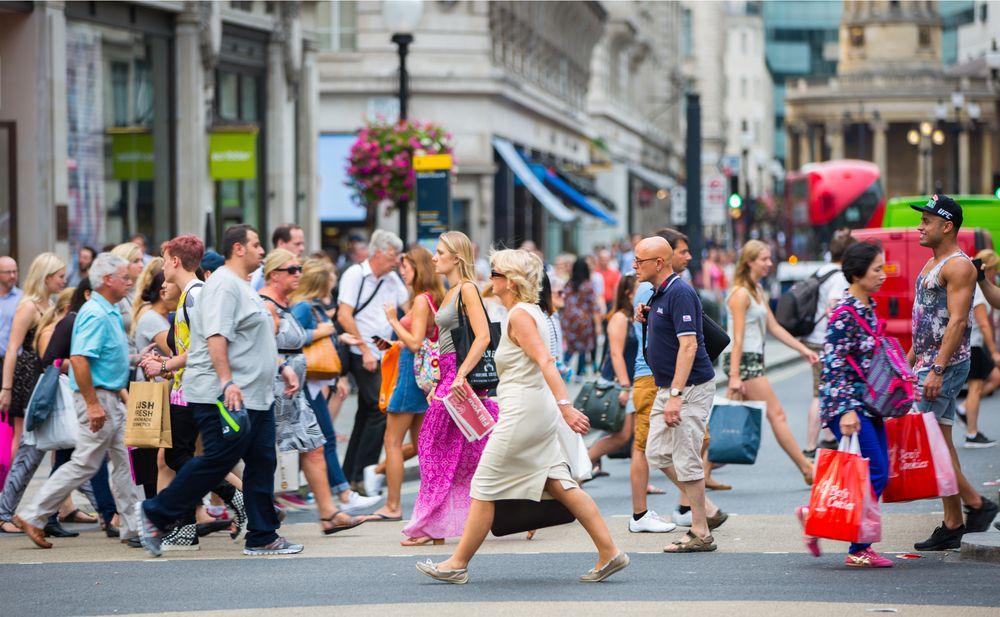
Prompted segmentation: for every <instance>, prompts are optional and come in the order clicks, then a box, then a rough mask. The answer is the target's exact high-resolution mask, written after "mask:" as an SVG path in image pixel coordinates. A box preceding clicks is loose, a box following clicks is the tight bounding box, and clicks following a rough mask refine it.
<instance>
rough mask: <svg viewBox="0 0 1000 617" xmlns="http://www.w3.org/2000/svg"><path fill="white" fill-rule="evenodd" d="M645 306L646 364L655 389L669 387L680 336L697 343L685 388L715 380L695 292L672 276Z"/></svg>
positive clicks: (675, 362)
mask: <svg viewBox="0 0 1000 617" xmlns="http://www.w3.org/2000/svg"><path fill="white" fill-rule="evenodd" d="M649 305H650V310H649V315H647V317H646V324H647V326H646V361H647V362H648V363H649V367H650V368H651V369H652V371H653V380H654V381H655V382H656V386H657V387H658V388H669V387H670V386H671V384H672V382H673V380H674V371H675V370H676V367H677V353H678V351H680V337H682V336H694V337H696V338H697V341H698V351H697V352H696V353H695V357H694V363H693V365H692V366H691V373H690V374H689V375H688V380H687V383H686V384H685V386H693V385H698V384H703V383H705V382H707V381H711V380H713V379H715V369H714V368H712V361H711V360H709V359H708V351H706V350H705V338H704V336H703V335H702V317H701V298H699V297H698V292H696V291H695V290H694V288H693V287H691V285H689V284H688V283H686V282H685V281H684V280H683V279H681V277H679V276H678V275H676V274H674V275H672V276H670V278H668V279H667V280H666V281H664V282H663V285H661V286H660V288H659V289H657V290H656V293H655V294H653V297H652V298H651V299H650V302H649Z"/></svg>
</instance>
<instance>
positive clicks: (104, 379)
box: [14, 253, 142, 548]
mask: <svg viewBox="0 0 1000 617" xmlns="http://www.w3.org/2000/svg"><path fill="white" fill-rule="evenodd" d="M128 266H129V264H128V262H126V261H125V260H124V259H122V258H121V257H118V256H116V255H113V254H111V253H101V254H100V255H98V256H97V258H96V259H95V260H94V263H93V265H91V267H90V272H89V273H88V276H89V277H90V284H91V285H92V286H93V288H94V293H93V294H91V296H90V300H88V301H87V303H86V304H84V305H83V307H82V308H81V309H80V312H79V313H78V314H77V317H76V322H75V323H74V325H73V342H72V345H71V347H70V386H71V388H72V390H73V403H74V406H75V408H76V413H77V416H78V417H79V419H80V421H81V424H80V433H79V435H78V436H77V443H76V449H75V450H74V451H73V458H72V459H70V461H69V462H68V463H66V464H65V465H63V466H62V467H60V468H59V469H58V470H56V472H55V473H54V474H52V475H51V476H50V477H49V479H48V480H47V481H46V482H45V485H44V486H42V489H41V491H39V493H38V495H36V496H35V499H34V500H33V501H32V503H31V504H30V505H28V506H27V507H26V508H25V509H24V510H22V511H21V513H20V514H19V515H18V516H16V517H15V518H14V522H15V523H16V524H17V525H18V526H19V527H21V529H22V530H24V532H25V533H26V534H27V535H28V537H29V538H30V539H31V541H32V542H34V543H35V544H36V545H38V546H39V547H40V548H52V543H51V542H49V541H48V540H46V539H45V535H44V531H43V529H44V525H45V520H46V519H47V518H48V517H49V515H50V514H52V513H53V512H55V511H56V510H57V509H58V508H59V504H60V503H62V502H63V500H64V499H66V497H67V496H69V494H70V493H72V492H73V491H74V490H75V489H76V488H77V487H79V486H80V485H81V484H83V483H84V482H85V481H86V480H88V479H89V478H90V477H92V476H93V475H94V473H95V472H96V471H97V468H98V467H99V466H100V465H101V462H102V461H103V460H104V457H105V455H108V456H110V457H111V465H112V473H111V491H112V493H113V494H114V497H115V503H116V505H117V507H118V512H119V514H120V515H121V520H122V524H121V537H122V541H123V542H125V543H127V544H129V546H131V547H133V548H139V547H141V544H140V543H139V540H138V533H139V521H138V515H137V512H136V504H138V503H139V502H140V501H141V500H142V494H141V493H140V491H139V488H138V487H137V486H135V484H134V483H133V482H132V476H131V472H130V471H129V458H128V450H127V449H126V448H125V400H126V396H127V391H126V388H127V387H128V381H129V357H128V349H129V346H128V338H127V337H126V335H125V326H124V322H123V320H122V315H121V313H120V312H119V311H118V309H117V308H116V306H115V305H116V304H118V302H119V301H121V299H122V298H124V297H125V295H126V294H127V293H128V289H129V287H130V286H131V285H132V280H131V277H130V276H129V274H128Z"/></svg>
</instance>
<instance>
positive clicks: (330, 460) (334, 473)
mask: <svg viewBox="0 0 1000 617" xmlns="http://www.w3.org/2000/svg"><path fill="white" fill-rule="evenodd" d="M331 387H332V386H331ZM306 399H308V400H309V406H310V407H312V410H313V413H314V414H316V422H318V423H319V429H320V430H321V431H323V437H325V438H326V443H325V444H323V458H325V459H326V475H327V477H328V478H329V482H330V488H332V489H333V492H334V494H336V493H340V492H341V491H346V490H347V489H349V488H351V483H350V482H348V481H347V477H346V476H345V475H344V470H343V469H341V467H340V457H338V456H337V433H336V432H334V430H333V420H331V419H330V408H329V407H327V405H326V398H325V397H324V396H323V392H318V393H317V394H316V398H312V397H311V396H309V392H308V390H307V391H306Z"/></svg>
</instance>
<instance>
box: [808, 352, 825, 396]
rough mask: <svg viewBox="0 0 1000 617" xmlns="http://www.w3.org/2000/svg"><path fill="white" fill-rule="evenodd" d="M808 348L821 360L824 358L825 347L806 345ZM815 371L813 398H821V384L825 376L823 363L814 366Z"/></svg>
mask: <svg viewBox="0 0 1000 617" xmlns="http://www.w3.org/2000/svg"><path fill="white" fill-rule="evenodd" d="M805 345H806V347H808V348H809V349H811V350H813V351H815V352H816V354H817V355H819V357H820V359H821V360H822V358H823V346H822V345H813V344H812V343H806V344H805ZM812 371H813V398H819V382H820V379H821V378H822V375H823V362H822V361H820V362H817V363H816V364H813V365H812Z"/></svg>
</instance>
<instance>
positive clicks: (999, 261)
mask: <svg viewBox="0 0 1000 617" xmlns="http://www.w3.org/2000/svg"><path fill="white" fill-rule="evenodd" d="M976 259H982V260H983V267H984V268H996V267H997V266H1000V256H998V255H997V252H996V251H994V250H993V249H983V250H981V251H979V252H978V253H976Z"/></svg>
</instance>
